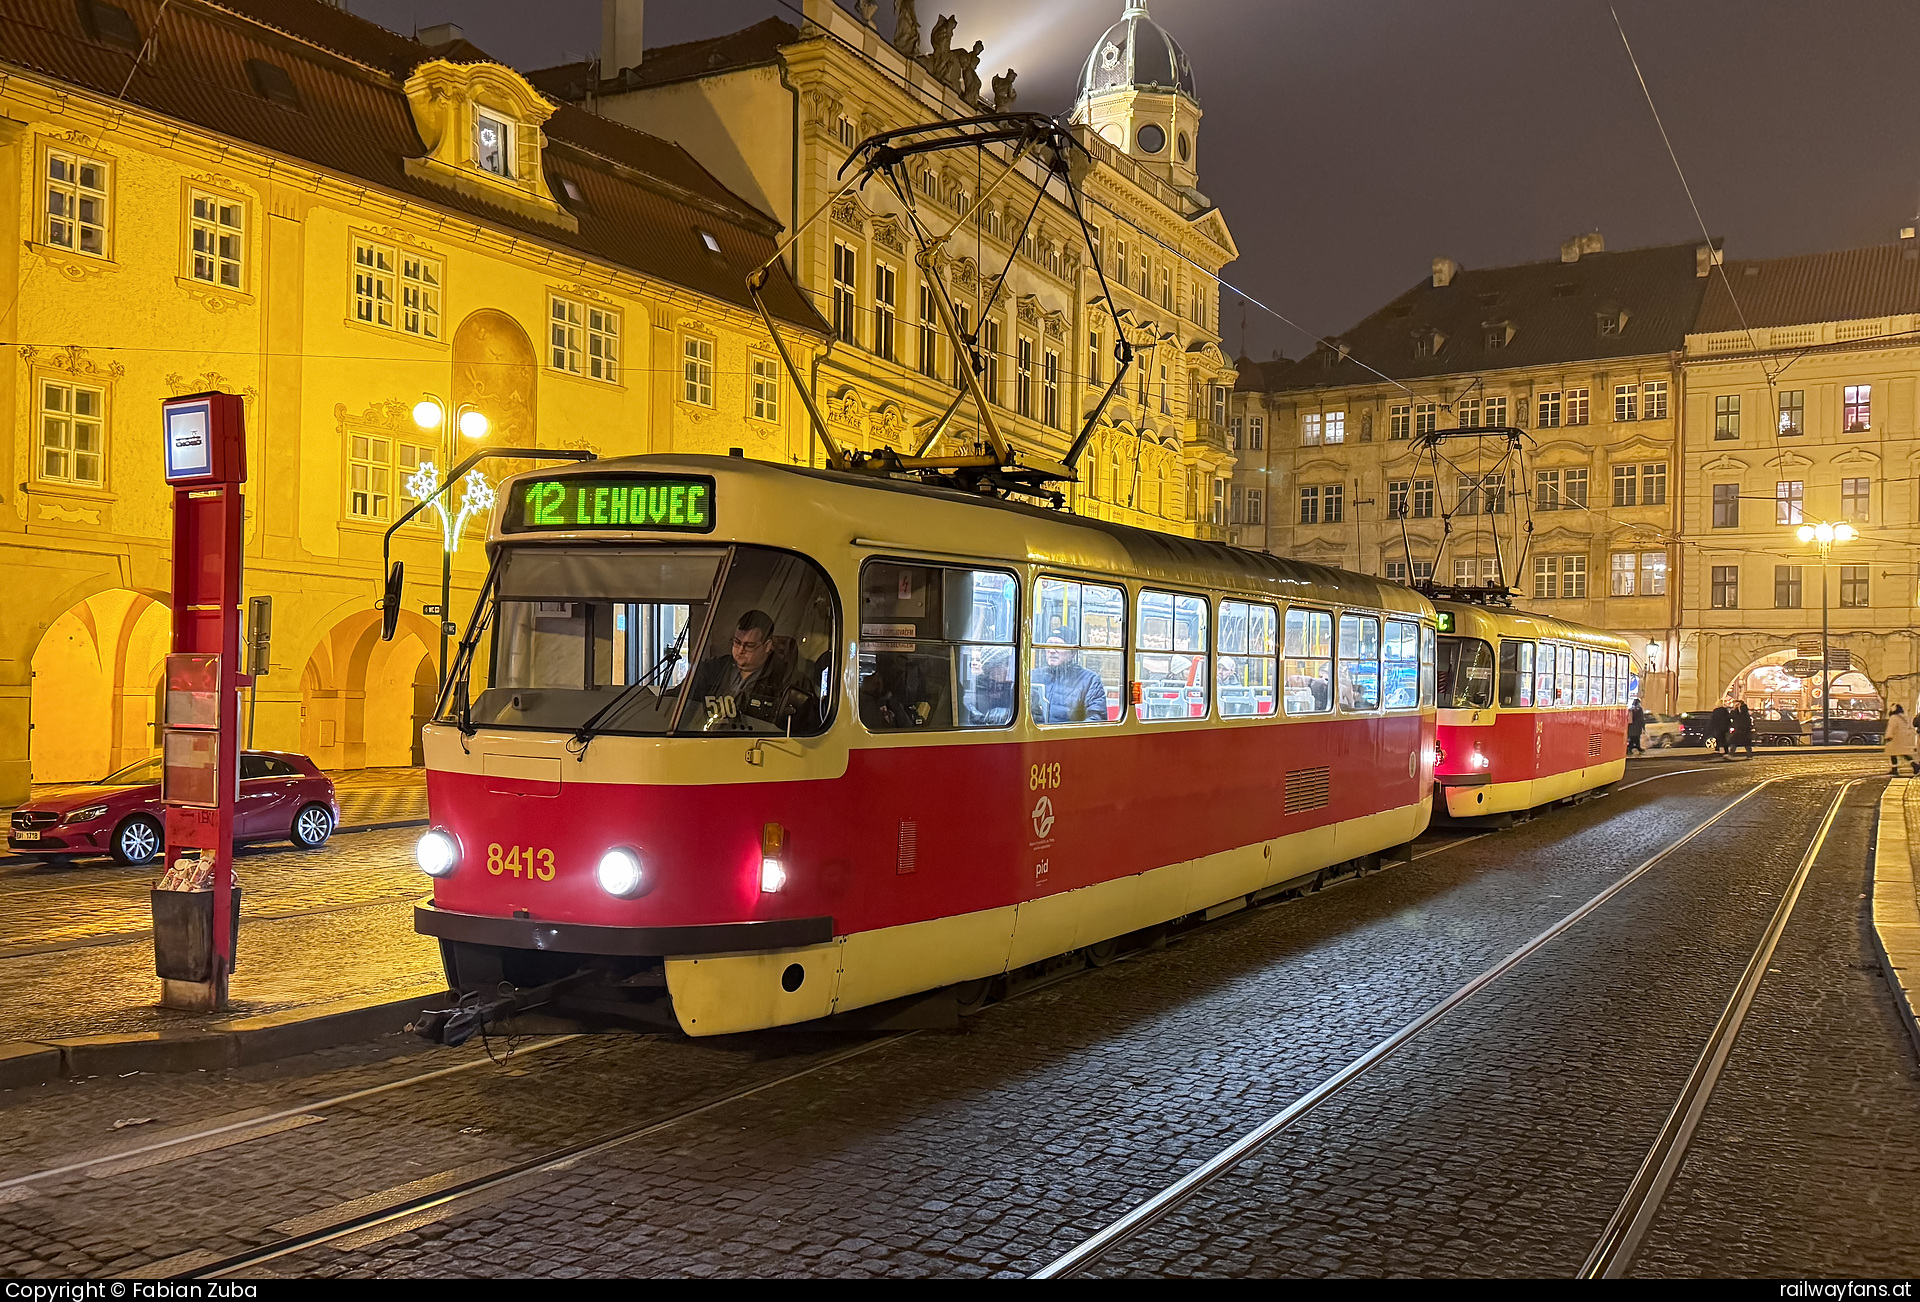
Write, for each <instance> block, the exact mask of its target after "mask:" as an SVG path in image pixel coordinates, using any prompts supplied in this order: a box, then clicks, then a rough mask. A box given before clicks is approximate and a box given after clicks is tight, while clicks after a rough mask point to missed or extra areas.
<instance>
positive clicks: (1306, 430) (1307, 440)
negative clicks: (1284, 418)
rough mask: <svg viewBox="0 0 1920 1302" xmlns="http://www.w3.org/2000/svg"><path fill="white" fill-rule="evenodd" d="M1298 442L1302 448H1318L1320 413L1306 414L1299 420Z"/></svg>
mask: <svg viewBox="0 0 1920 1302" xmlns="http://www.w3.org/2000/svg"><path fill="white" fill-rule="evenodd" d="M1300 442H1301V444H1302V446H1305V447H1310V448H1316V447H1319V446H1320V413H1319V412H1317V411H1315V412H1308V413H1307V414H1306V415H1304V416H1302V417H1301V418H1300Z"/></svg>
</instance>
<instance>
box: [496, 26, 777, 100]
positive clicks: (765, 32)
mask: <svg viewBox="0 0 1920 1302" xmlns="http://www.w3.org/2000/svg"><path fill="white" fill-rule="evenodd" d="M799 39H800V29H799V28H797V27H795V26H794V25H793V24H792V23H789V22H784V21H782V20H781V19H778V18H768V19H764V20H763V21H761V22H757V23H755V24H754V25H753V26H751V27H743V28H741V29H740V30H739V31H737V32H728V33H727V34H726V35H725V36H710V37H708V38H707V39H705V40H700V41H683V42H682V43H680V44H679V45H662V46H659V47H657V48H655V49H651V50H647V51H646V52H645V54H644V55H643V56H642V58H641V60H640V66H639V67H638V68H626V69H619V70H615V69H609V70H608V75H609V78H610V79H611V78H613V77H615V76H617V77H618V79H619V85H618V87H612V86H610V84H609V82H603V83H601V84H602V85H606V86H609V88H610V89H632V88H633V87H636V86H658V85H660V84H661V83H663V82H669V81H681V80H684V79H685V78H688V77H704V76H706V75H707V74H708V73H712V72H719V71H722V70H724V69H730V68H751V67H756V66H758V65H760V64H765V63H773V62H775V61H777V60H778V59H779V57H780V47H781V46H783V45H792V44H793V43H794V42H795V41H797V40H799ZM592 73H593V64H592V63H590V62H581V63H562V64H559V65H557V66H555V67H552V68H538V69H535V70H534V71H533V72H530V73H528V74H527V80H528V81H531V82H532V83H533V84H534V85H535V86H537V87H539V89H540V91H541V93H542V94H545V95H551V96H553V97H554V98H555V99H571V100H578V99H583V98H585V96H586V93H587V91H588V89H589V78H590V77H591V76H592Z"/></svg>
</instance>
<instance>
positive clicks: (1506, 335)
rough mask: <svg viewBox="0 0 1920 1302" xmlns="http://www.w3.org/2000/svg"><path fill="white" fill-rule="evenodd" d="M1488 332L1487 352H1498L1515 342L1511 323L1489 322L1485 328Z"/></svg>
mask: <svg viewBox="0 0 1920 1302" xmlns="http://www.w3.org/2000/svg"><path fill="white" fill-rule="evenodd" d="M1484 328H1485V330H1486V332H1487V351H1488V352H1490V353H1491V352H1498V351H1499V350H1500V349H1502V348H1505V347H1506V346H1507V345H1508V344H1510V343H1512V342H1513V323H1512V322H1510V321H1489V322H1488V323H1487V324H1486V326H1485V327H1484Z"/></svg>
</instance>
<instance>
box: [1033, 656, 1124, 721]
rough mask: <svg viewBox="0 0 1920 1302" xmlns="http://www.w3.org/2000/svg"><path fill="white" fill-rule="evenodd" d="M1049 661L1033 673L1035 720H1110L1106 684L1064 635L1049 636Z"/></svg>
mask: <svg viewBox="0 0 1920 1302" xmlns="http://www.w3.org/2000/svg"><path fill="white" fill-rule="evenodd" d="M1046 660H1047V663H1046V664H1045V666H1044V667H1042V668H1041V669H1040V671H1039V672H1038V673H1036V674H1035V675H1034V676H1033V721H1034V722H1035V723H1105V722H1107V685H1106V684H1105V683H1103V682H1101V681H1100V675H1099V674H1096V673H1095V672H1094V671H1093V670H1091V669H1089V668H1087V667H1086V666H1085V665H1083V664H1081V663H1080V653H1079V652H1078V651H1075V650H1072V649H1071V648H1069V647H1068V646H1067V642H1066V639H1065V638H1061V637H1050V638H1048V639H1047V645H1046Z"/></svg>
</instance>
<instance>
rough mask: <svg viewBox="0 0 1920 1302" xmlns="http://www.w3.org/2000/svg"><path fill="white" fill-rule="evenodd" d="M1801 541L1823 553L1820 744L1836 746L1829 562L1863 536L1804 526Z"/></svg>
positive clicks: (1843, 528) (1841, 527)
mask: <svg viewBox="0 0 1920 1302" xmlns="http://www.w3.org/2000/svg"><path fill="white" fill-rule="evenodd" d="M1797 532H1798V534H1799V538H1800V541H1801V542H1803V543H1812V544H1814V545H1815V546H1816V547H1818V548H1819V549H1820V744H1821V745H1823V746H1831V745H1832V744H1833V686H1832V682H1831V678H1830V675H1831V666H1832V664H1833V655H1832V653H1831V652H1830V651H1828V650H1827V562H1828V560H1829V559H1830V558H1831V557H1832V555H1833V545H1834V544H1835V543H1846V542H1852V541H1853V540H1854V539H1855V538H1858V537H1859V536H1860V532H1859V530H1857V529H1855V528H1854V527H1853V526H1852V525H1850V524H1827V523H1826V522H1825V521H1822V522H1821V523H1819V524H1803V525H1801V526H1800V528H1799V530H1798V531H1797Z"/></svg>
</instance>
